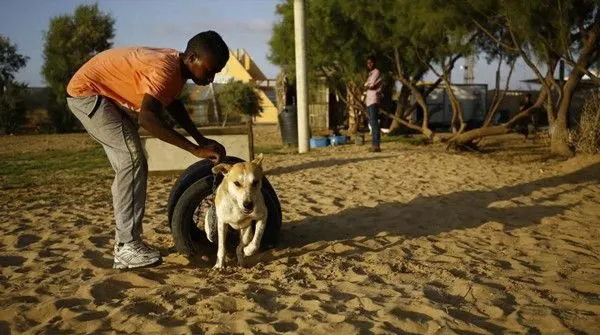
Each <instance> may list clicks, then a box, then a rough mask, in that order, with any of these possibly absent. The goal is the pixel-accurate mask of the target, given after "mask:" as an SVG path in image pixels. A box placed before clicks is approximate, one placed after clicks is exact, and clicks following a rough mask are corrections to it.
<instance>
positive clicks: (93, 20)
mask: <svg viewBox="0 0 600 335" xmlns="http://www.w3.org/2000/svg"><path fill="white" fill-rule="evenodd" d="M114 22H115V21H114V19H113V18H112V17H111V16H110V14H107V13H104V12H102V11H101V10H100V9H99V7H98V5H97V4H94V5H80V6H78V7H77V8H76V9H75V12H74V13H73V14H72V15H69V14H66V15H60V16H56V17H54V18H52V19H51V20H50V26H49V29H48V31H47V32H46V33H45V36H44V65H43V67H42V75H43V77H44V78H45V80H46V83H47V84H48V86H50V88H51V90H52V93H53V95H54V104H53V106H51V108H50V110H49V112H50V114H51V118H52V123H53V125H54V127H55V129H56V131H58V132H68V131H72V130H73V129H74V128H75V126H76V124H77V122H76V119H75V117H74V116H73V115H72V114H71V113H70V112H69V110H68V107H67V106H66V89H67V84H68V83H69V80H70V79H71V77H73V75H74V74H75V72H77V70H78V69H79V68H80V67H81V66H82V65H83V64H84V63H85V62H87V61H88V60H89V59H90V58H91V57H93V56H94V55H96V54H97V53H99V52H101V51H103V50H106V49H108V48H110V47H111V46H112V41H111V40H112V39H113V38H114V35H115V34H114Z"/></svg>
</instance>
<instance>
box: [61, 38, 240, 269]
mask: <svg viewBox="0 0 600 335" xmlns="http://www.w3.org/2000/svg"><path fill="white" fill-rule="evenodd" d="M228 59H229V48H228V47H227V45H226V44H225V42H224V41H223V39H222V38H221V36H219V34H217V33H216V32H214V31H205V32H202V33H200V34H198V35H196V36H194V37H193V38H192V39H190V40H189V42H188V44H187V48H186V50H185V52H183V53H180V52H178V51H177V50H173V49H156V48H143V47H136V48H115V49H109V50H106V51H103V52H101V53H99V54H97V55H96V56H94V57H93V58H92V59H90V60H89V61H88V62H87V63H85V64H84V65H83V66H82V67H81V68H80V69H79V70H78V71H77V72H76V73H75V75H74V76H73V78H71V81H70V82H69V85H68V86H67V95H68V98H67V103H68V105H69V109H70V110H71V111H72V112H73V114H75V116H76V117H77V118H78V119H79V121H81V123H82V124H83V126H84V127H85V129H86V130H87V132H88V133H89V134H90V136H92V138H94V139H95V140H96V141H98V142H99V143H100V144H102V146H103V147H104V151H105V152H106V155H107V156H108V159H109V161H110V164H111V165H112V167H113V169H114V171H115V179H114V182H113V184H112V196H113V207H114V213H115V220H116V234H115V246H114V265H113V267H114V268H119V269H124V268H138V267H145V266H151V265H156V264H159V263H160V262H161V255H160V253H159V252H158V251H156V250H153V249H151V248H149V247H148V246H147V245H146V244H144V243H143V242H142V236H141V235H142V218H143V216H144V208H145V202H146V181H147V177H148V164H147V161H146V157H145V156H144V152H143V150H142V145H141V141H140V136H139V134H138V130H137V128H138V126H141V127H143V128H145V129H146V130H147V131H148V132H150V133H151V134H152V135H154V136H156V137H157V138H159V139H161V140H163V141H165V142H167V143H170V144H173V145H175V146H177V147H179V148H181V149H184V150H186V151H188V152H190V153H192V154H194V155H196V156H197V157H200V158H207V159H210V160H211V161H212V162H213V163H215V164H217V163H219V162H220V161H221V159H222V158H223V157H225V148H224V147H223V146H222V145H221V144H219V143H218V142H216V141H213V140H210V139H207V138H205V137H204V136H202V134H200V132H199V131H198V130H197V129H196V127H195V126H194V124H193V123H192V121H191V119H190V117H189V115H188V113H187V111H186V109H185V107H184V105H183V104H182V103H181V101H180V100H178V99H177V98H178V97H179V95H180V93H181V91H182V89H183V87H184V84H185V82H186V81H187V80H188V79H191V80H192V81H194V83H196V84H197V85H207V84H209V83H211V82H212V81H213V79H214V76H215V74H216V73H218V72H220V71H221V70H222V69H223V67H224V66H225V64H226V63H227V60H228ZM163 108H166V110H167V111H168V112H169V113H170V115H171V116H172V117H173V118H174V119H175V120H176V121H177V122H178V123H179V124H180V125H181V126H182V128H183V129H185V130H186V131H187V132H188V133H189V134H190V135H191V136H192V137H193V138H194V140H195V142H196V143H192V142H191V141H189V140H187V139H186V138H185V137H184V136H182V135H180V134H179V133H177V132H176V131H175V130H173V129H172V128H170V127H169V126H168V125H167V123H166V122H165V121H164V120H163V119H162V118H161V112H162V110H163Z"/></svg>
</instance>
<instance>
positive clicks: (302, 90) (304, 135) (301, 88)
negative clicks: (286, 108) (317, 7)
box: [294, 0, 309, 154]
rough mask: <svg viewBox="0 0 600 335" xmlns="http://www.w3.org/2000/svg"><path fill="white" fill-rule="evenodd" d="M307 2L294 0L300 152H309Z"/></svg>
mask: <svg viewBox="0 0 600 335" xmlns="http://www.w3.org/2000/svg"><path fill="white" fill-rule="evenodd" d="M304 5H305V0H294V37H295V43H294V44H295V49H296V95H297V112H298V152H299V153H301V154H302V153H305V152H308V150H309V146H308V132H309V131H308V82H307V78H306V77H307V73H306V14H305V12H304Z"/></svg>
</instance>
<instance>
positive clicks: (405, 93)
mask: <svg viewBox="0 0 600 335" xmlns="http://www.w3.org/2000/svg"><path fill="white" fill-rule="evenodd" d="M409 96H410V89H409V88H408V87H406V86H405V85H402V87H401V88H400V95H399V97H398V106H397V107H396V111H395V113H394V116H396V117H397V118H403V116H404V111H405V109H406V107H407V106H408V102H409V101H408V97H409ZM392 120H393V121H392V124H391V125H390V132H393V131H394V130H395V129H398V127H400V122H399V121H398V120H396V119H395V118H393V119H392Z"/></svg>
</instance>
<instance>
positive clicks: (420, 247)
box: [0, 143, 600, 334]
mask: <svg viewBox="0 0 600 335" xmlns="http://www.w3.org/2000/svg"><path fill="white" fill-rule="evenodd" d="M365 149H366V147H364V146H363V147H356V146H353V145H352V146H343V147H338V148H327V149H324V150H318V151H315V152H311V153H310V154H308V155H303V156H298V155H277V154H269V155H266V156H265V166H266V170H267V175H268V178H269V180H270V181H271V183H272V184H273V186H274V187H275V188H276V189H277V192H278V194H279V197H280V200H281V205H282V210H283V217H284V224H283V228H282V232H281V243H280V246H279V247H278V248H277V249H275V250H271V251H268V252H265V253H262V254H260V255H257V256H255V257H253V258H252V259H251V265H252V266H251V267H250V268H239V267H237V266H235V265H234V261H233V259H230V260H229V262H228V264H229V265H230V266H229V268H228V269H227V270H225V271H224V272H216V271H214V270H212V269H211V266H212V265H213V264H212V261H211V260H210V259H208V260H207V259H206V258H204V259H203V258H194V259H192V260H188V259H187V258H185V257H183V256H180V255H177V254H173V253H171V254H169V253H168V248H169V247H170V246H171V245H172V238H171V236H170V233H169V230H168V228H167V223H166V203H167V197H168V194H169V190H170V187H171V186H172V185H173V183H174V181H175V179H176V176H152V177H150V180H149V185H148V192H149V195H148V201H147V215H146V219H145V223H144V236H145V239H146V241H147V242H148V243H149V244H150V245H152V246H154V247H157V248H160V249H161V250H162V252H163V253H164V254H165V259H164V263H163V264H162V265H161V266H159V267H157V268H151V269H141V270H135V271H117V270H113V269H111V266H112V255H111V254H112V246H113V234H114V230H113V229H114V224H113V218H112V209H111V198H110V184H111V180H110V178H101V179H99V180H98V181H96V182H94V183H92V184H86V185H61V186H56V187H38V188H36V187H30V188H26V189H12V190H2V191H0V192H2V193H3V194H2V199H4V200H7V199H8V200H9V201H6V202H5V201H4V200H3V203H1V204H0V214H1V215H0V250H1V251H0V267H1V270H0V273H1V274H0V287H1V290H2V296H1V298H0V334H5V333H9V332H11V331H12V333H44V332H50V333H69V332H75V333H91V332H101V333H161V334H162V333H177V334H187V333H194V334H202V333H206V334H272V333H286V332H287V333H293V334H489V333H491V334H498V333H506V334H526V333H528V334H538V333H542V334H570V333H572V334H584V333H588V334H594V333H597V332H598V329H600V184H599V178H600V177H599V176H600V158H598V157H580V158H575V159H571V160H568V161H558V160H539V159H532V160H528V159H516V158H514V157H512V156H511V155H512V154H511V155H508V156H506V155H505V156H502V157H498V156H497V155H494V154H483V155H482V154H469V153H463V154H455V153H451V152H446V151H445V150H444V149H443V148H442V147H429V148H423V147H417V146H410V145H406V144H399V143H387V144H384V146H383V149H384V150H383V152H381V153H378V154H371V153H367V152H365ZM501 158H502V159H501ZM505 158H506V159H505ZM211 257H212V256H211Z"/></svg>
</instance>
